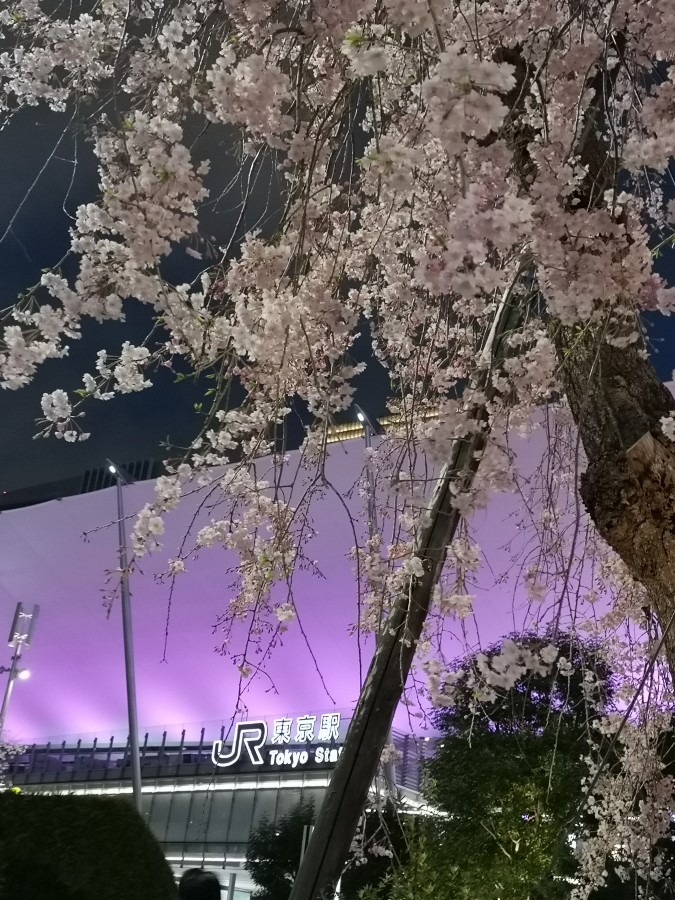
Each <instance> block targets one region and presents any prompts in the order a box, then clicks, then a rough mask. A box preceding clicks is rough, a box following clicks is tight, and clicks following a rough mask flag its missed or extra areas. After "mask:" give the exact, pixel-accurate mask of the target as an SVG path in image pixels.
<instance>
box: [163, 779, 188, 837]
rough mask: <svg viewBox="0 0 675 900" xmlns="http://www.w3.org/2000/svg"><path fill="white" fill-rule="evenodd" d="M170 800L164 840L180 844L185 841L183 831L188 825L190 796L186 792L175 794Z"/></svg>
mask: <svg viewBox="0 0 675 900" xmlns="http://www.w3.org/2000/svg"><path fill="white" fill-rule="evenodd" d="M171 799H172V802H171V809H170V812H169V827H168V828H167V830H166V840H167V842H169V843H182V842H183V841H184V840H185V829H186V828H187V823H188V814H189V810H190V794H189V793H188V792H181V793H180V794H178V793H176V794H173V795H172V797H171Z"/></svg>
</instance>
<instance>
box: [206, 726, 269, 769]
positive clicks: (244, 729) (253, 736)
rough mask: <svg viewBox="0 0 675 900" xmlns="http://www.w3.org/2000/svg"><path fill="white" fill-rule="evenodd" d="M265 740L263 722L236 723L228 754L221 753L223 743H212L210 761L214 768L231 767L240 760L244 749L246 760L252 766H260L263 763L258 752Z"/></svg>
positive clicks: (265, 731) (265, 728) (265, 729)
mask: <svg viewBox="0 0 675 900" xmlns="http://www.w3.org/2000/svg"><path fill="white" fill-rule="evenodd" d="M266 740H267V724H266V723H265V722H237V724H236V725H235V726H234V737H233V738H232V746H231V747H230V750H229V753H223V742H222V741H214V742H213V748H212V749H211V759H212V760H213V762H214V764H215V765H216V766H222V767H223V768H225V767H227V766H233V765H234V764H235V763H237V762H239V760H240V759H241V755H242V751H243V750H244V747H245V748H246V752H247V753H248V758H249V759H250V760H251V762H252V763H253V765H254V766H261V765H262V764H263V762H264V760H263V757H262V754H261V752H260V750H261V749H262V747H264V746H265V741H266Z"/></svg>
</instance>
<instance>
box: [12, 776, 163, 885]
mask: <svg viewBox="0 0 675 900" xmlns="http://www.w3.org/2000/svg"><path fill="white" fill-rule="evenodd" d="M175 896H176V889H175V884H174V879H173V875H172V873H171V869H170V868H169V865H168V863H167V862H166V860H165V859H164V855H163V854H162V851H161V849H160V847H159V844H158V843H157V841H156V840H155V838H154V837H153V836H152V834H151V833H150V831H149V830H148V828H147V827H146V826H145V824H144V823H143V821H142V820H141V818H140V816H139V815H138V814H137V812H136V811H135V809H134V808H133V807H132V806H131V805H130V804H129V802H128V801H126V800H123V799H121V798H107V797H106V798H101V797H79V796H70V795H59V796H47V795H44V794H18V795H17V794H14V793H12V792H9V791H8V792H6V793H2V794H0V898H2V900H5V898H7V900H43V898H48V900H93V898H96V900H122V898H123V900H171V898H173V897H175Z"/></svg>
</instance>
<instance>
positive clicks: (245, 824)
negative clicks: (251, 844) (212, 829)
mask: <svg viewBox="0 0 675 900" xmlns="http://www.w3.org/2000/svg"><path fill="white" fill-rule="evenodd" d="M254 797H255V791H235V792H234V801H233V803H232V819H231V821H230V830H229V833H228V836H227V840H228V843H231V844H232V843H242V842H245V841H248V836H249V834H250V832H251V818H252V816H253V800H254Z"/></svg>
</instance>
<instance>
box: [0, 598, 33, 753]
mask: <svg viewBox="0 0 675 900" xmlns="http://www.w3.org/2000/svg"><path fill="white" fill-rule="evenodd" d="M39 613H40V607H39V606H38V604H37V603H36V604H34V606H33V610H32V612H24V609H23V603H17V604H16V609H15V611H14V619H13V620H12V627H11V628H10V629H9V638H8V640H7V643H8V645H9V646H10V647H11V648H12V649H13V650H14V654H13V656H12V662H11V664H10V665H9V666H0V674H4V673H7V684H6V685H5V693H4V696H3V698H2V706H1V707H0V738H1V737H2V732H3V729H4V727H5V718H6V717H7V709H8V707H9V699H10V697H11V696H12V689H13V687H14V682H15V681H16V680H17V679H19V681H25V680H26V679H27V678H30V672H29V670H28V669H22V668H20V666H19V661H20V660H21V653H22V652H23V650H24V649H27V648H28V647H30V645H31V642H32V640H33V633H34V631H35V624H36V622H37V618H38V615H39Z"/></svg>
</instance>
